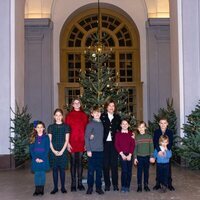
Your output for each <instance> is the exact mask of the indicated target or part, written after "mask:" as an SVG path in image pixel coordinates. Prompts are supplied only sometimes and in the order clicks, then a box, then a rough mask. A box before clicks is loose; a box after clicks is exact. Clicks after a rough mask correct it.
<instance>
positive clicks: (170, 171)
mask: <svg viewBox="0 0 200 200" xmlns="http://www.w3.org/2000/svg"><path fill="white" fill-rule="evenodd" d="M167 182H168V184H167V185H168V186H170V185H172V170H171V160H170V161H169V172H168V181H167ZM156 185H160V182H159V180H158V167H157V165H156Z"/></svg>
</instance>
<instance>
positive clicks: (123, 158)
mask: <svg viewBox="0 0 200 200" xmlns="http://www.w3.org/2000/svg"><path fill="white" fill-rule="evenodd" d="M120 156H121V157H122V160H126V156H125V155H124V154H123V152H120Z"/></svg>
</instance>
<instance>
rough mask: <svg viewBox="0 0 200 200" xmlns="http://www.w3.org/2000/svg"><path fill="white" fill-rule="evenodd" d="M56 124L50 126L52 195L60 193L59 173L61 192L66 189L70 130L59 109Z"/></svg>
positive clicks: (55, 118)
mask: <svg viewBox="0 0 200 200" xmlns="http://www.w3.org/2000/svg"><path fill="white" fill-rule="evenodd" d="M54 120H55V122H54V124H51V125H49V127H48V133H49V138H50V148H51V151H50V166H51V167H52V170H53V183H54V189H53V190H52V191H51V194H55V193H57V192H58V172H60V181H61V192H62V193H66V192H67V190H66V189H65V168H66V165H67V145H68V141H69V132H70V128H69V126H68V125H66V124H64V123H63V111H62V110H61V109H59V108H57V109H56V110H55V111H54Z"/></svg>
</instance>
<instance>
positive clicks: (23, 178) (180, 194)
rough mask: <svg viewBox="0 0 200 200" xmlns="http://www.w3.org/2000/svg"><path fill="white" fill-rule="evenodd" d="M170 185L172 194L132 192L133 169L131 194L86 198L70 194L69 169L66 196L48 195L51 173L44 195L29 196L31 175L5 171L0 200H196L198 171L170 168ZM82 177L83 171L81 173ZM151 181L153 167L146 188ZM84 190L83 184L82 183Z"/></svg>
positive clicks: (26, 170)
mask: <svg viewBox="0 0 200 200" xmlns="http://www.w3.org/2000/svg"><path fill="white" fill-rule="evenodd" d="M172 170H173V185H174V187H175V188H176V190H175V191H173V192H171V191H167V193H165V194H162V193H160V192H158V191H153V190H151V192H142V193H137V192H136V187H137V186H136V168H135V167H134V168H133V177H132V184H131V191H130V192H129V193H120V192H114V191H110V192H106V193H105V194H104V195H98V194H96V193H95V192H94V193H93V194H92V195H86V194H85V192H84V191H83V192H80V191H79V192H73V193H72V192H70V177H69V170H67V178H66V188H67V189H68V193H67V194H62V193H61V192H58V193H57V194H55V195H51V194H50V191H51V190H52V176H51V172H48V173H47V183H46V186H45V194H44V196H38V197H33V196H32V193H33V190H34V184H33V174H32V173H31V172H30V170H29V168H27V167H26V168H20V169H15V170H9V171H0V199H1V200H14V199H15V200H29V199H44V200H45V199H48V200H51V199H56V200H61V199H62V200H63V199H67V200H76V199H81V200H87V199H91V200H99V199H101V200H104V199H109V200H118V199H123V200H129V199H130V200H133V199H134V200H140V199H145V200H165V199H166V200H170V199H173V200H179V199H180V200H199V199H200V171H191V170H189V169H185V168H181V167H178V166H173V168H172ZM84 173H85V174H86V171H84ZM154 180H155V166H151V169H150V180H149V182H150V183H149V186H150V188H152V187H153V185H154V183H155V182H154ZM85 186H86V187H87V185H86V184H85Z"/></svg>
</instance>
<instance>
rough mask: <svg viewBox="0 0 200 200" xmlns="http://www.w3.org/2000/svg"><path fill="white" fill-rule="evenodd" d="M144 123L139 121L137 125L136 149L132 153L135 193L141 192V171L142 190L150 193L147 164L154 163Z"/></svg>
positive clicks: (149, 139)
mask: <svg viewBox="0 0 200 200" xmlns="http://www.w3.org/2000/svg"><path fill="white" fill-rule="evenodd" d="M146 129H147V126H146V123H145V122H143V121H141V122H140V123H139V124H138V131H139V134H138V135H137V136H136V147H135V151H134V156H135V160H134V164H135V165H138V167H137V184H138V189H137V192H142V171H144V190H145V191H146V192H148V191H150V189H149V187H148V180H149V162H151V163H154V162H155V159H154V158H153V151H154V149H153V141H152V137H151V135H149V134H148V133H146Z"/></svg>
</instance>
